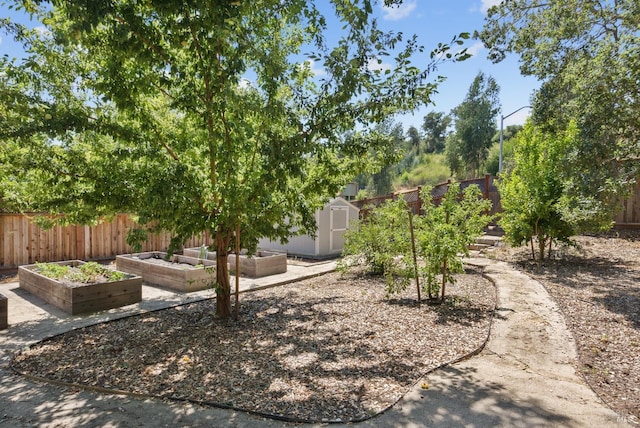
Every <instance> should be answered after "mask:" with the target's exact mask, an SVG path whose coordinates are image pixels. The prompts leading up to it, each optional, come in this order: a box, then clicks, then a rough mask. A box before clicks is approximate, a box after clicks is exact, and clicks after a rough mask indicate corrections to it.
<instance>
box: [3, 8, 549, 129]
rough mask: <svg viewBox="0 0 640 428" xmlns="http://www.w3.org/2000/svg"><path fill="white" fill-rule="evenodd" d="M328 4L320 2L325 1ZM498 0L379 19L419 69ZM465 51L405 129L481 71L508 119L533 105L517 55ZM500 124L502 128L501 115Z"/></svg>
mask: <svg viewBox="0 0 640 428" xmlns="http://www.w3.org/2000/svg"><path fill="white" fill-rule="evenodd" d="M323 1H325V2H326V0H320V1H319V2H318V3H319V4H320V3H322V2H323ZM497 2H499V0H404V2H403V4H402V5H401V6H400V7H397V6H396V7H390V8H385V7H383V6H382V4H381V3H382V1H380V2H379V4H377V5H376V9H375V12H374V13H375V15H376V16H377V18H378V24H379V26H380V27H381V28H382V29H383V30H392V31H394V32H400V31H401V32H403V33H404V34H405V35H406V36H407V38H408V37H409V36H411V35H413V34H415V35H417V36H418V41H419V43H420V44H422V45H424V46H425V53H424V58H415V61H416V63H415V65H416V66H418V67H420V66H421V64H424V65H426V64H427V63H428V62H429V52H430V51H431V50H432V49H433V48H435V47H436V46H437V45H438V43H440V42H442V43H448V42H450V41H451V39H452V38H453V37H454V36H455V35H457V34H459V33H462V32H469V33H471V34H473V32H474V30H480V29H482V25H483V23H484V18H485V16H486V11H487V9H488V8H489V7H490V6H491V5H492V4H495V3H497ZM0 17H2V18H5V17H10V18H11V19H12V21H16V22H22V23H26V24H28V25H30V26H36V27H37V26H38V25H39V23H37V22H30V21H29V18H28V17H26V16H24V15H23V14H21V13H19V12H16V11H15V10H9V8H8V7H7V5H6V4H4V3H2V4H0ZM463 47H466V48H467V49H468V52H469V53H472V54H473V56H472V57H471V58H470V59H468V60H466V61H464V62H460V63H446V64H442V65H441V66H440V67H439V68H438V70H437V71H436V73H435V75H442V76H445V77H446V81H445V82H443V83H442V84H440V86H439V87H438V93H437V94H435V95H434V96H433V99H432V101H433V103H434V105H429V106H427V107H423V108H421V109H419V110H418V111H416V112H415V113H413V114H408V115H403V116H399V117H397V118H396V121H397V122H401V123H402V124H403V128H404V130H405V131H406V130H407V129H408V128H409V126H415V127H416V128H418V129H420V127H421V125H422V122H423V118H424V116H425V115H426V114H427V113H428V112H429V111H438V112H444V113H450V112H451V110H452V109H453V108H455V107H456V106H457V105H459V104H460V103H461V102H462V101H463V100H464V97H465V95H466V93H467V91H468V90H469V86H470V85H471V83H472V81H473V79H474V78H475V77H476V75H477V74H478V73H479V72H483V73H484V74H485V75H488V76H492V77H493V78H494V79H495V80H496V81H497V83H498V85H499V86H500V102H501V109H502V110H501V114H502V115H504V116H507V115H509V114H511V113H512V112H514V111H516V110H518V109H520V108H521V107H524V106H527V105H529V103H530V100H531V95H532V93H533V91H534V90H536V89H538V88H539V87H540V82H539V81H537V80H536V79H535V78H534V77H525V76H522V75H521V74H520V70H519V64H518V57H517V55H513V54H511V55H508V56H507V58H506V59H505V60H504V61H502V62H500V63H499V64H493V63H491V61H489V60H488V59H487V58H486V57H487V49H485V48H484V46H483V45H482V43H481V42H480V41H478V40H473V39H469V40H467V41H466V42H465V44H464V45H463ZM5 54H8V55H9V56H10V57H13V56H20V54H21V49H20V46H19V45H17V44H15V43H14V42H13V40H12V39H11V37H10V36H7V35H6V34H3V33H0V55H5ZM529 113H530V109H529V108H523V109H522V110H520V111H518V112H517V113H515V114H513V115H511V116H510V117H508V118H506V119H504V127H505V128H506V127H507V126H509V125H514V124H523V123H524V121H525V120H526V118H527V116H528V115H529ZM496 122H497V123H496V125H497V126H500V118H499V117H498V119H497V121H496Z"/></svg>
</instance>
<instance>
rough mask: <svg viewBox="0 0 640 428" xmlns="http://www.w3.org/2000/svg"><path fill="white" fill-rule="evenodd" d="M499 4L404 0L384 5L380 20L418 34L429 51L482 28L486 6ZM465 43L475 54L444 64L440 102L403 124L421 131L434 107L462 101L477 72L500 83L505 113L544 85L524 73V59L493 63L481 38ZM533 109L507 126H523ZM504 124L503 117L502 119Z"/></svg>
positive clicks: (489, 1)
mask: <svg viewBox="0 0 640 428" xmlns="http://www.w3.org/2000/svg"><path fill="white" fill-rule="evenodd" d="M497 3H499V0H447V1H445V0H441V1H440V0H405V1H404V2H403V4H402V6H401V7H394V8H383V7H382V6H379V10H378V11H377V13H379V14H380V18H379V19H380V21H379V24H380V26H381V27H383V28H384V29H391V30H394V31H403V32H404V33H405V34H416V35H417V36H418V38H419V40H420V43H421V44H423V45H424V46H425V48H426V52H427V54H426V57H425V61H426V60H427V59H428V52H429V51H430V50H431V49H432V48H434V47H435V46H436V45H437V44H438V43H439V42H443V43H448V42H449V41H451V39H452V38H453V36H455V35H457V34H459V33H461V32H469V33H471V34H473V32H474V30H481V29H482V26H483V24H484V19H485V17H486V11H487V9H488V8H489V7H490V6H491V5H493V4H497ZM463 47H466V48H467V51H468V52H469V53H471V54H472V55H473V56H472V57H471V58H470V59H468V60H466V61H463V62H459V63H448V64H443V65H442V66H441V67H440V68H439V69H438V70H437V74H439V75H443V76H445V77H446V81H445V82H444V83H442V84H440V86H439V88H438V93H437V94H435V95H434V97H433V102H434V104H435V105H429V106H427V107H425V108H421V109H420V110H419V111H417V112H416V113H414V114H413V115H406V116H403V117H400V118H398V121H400V122H402V123H403V124H404V128H405V130H406V129H407V128H408V127H409V126H415V127H416V128H418V129H420V126H421V125H422V120H423V118H424V116H425V114H426V113H428V112H429V111H432V110H433V111H439V112H444V113H450V111H451V110H452V109H453V108H455V107H456V106H457V105H459V104H460V103H461V102H462V101H463V100H464V97H465V95H466V94H467V92H468V90H469V86H471V83H472V82H473V79H474V78H475V77H476V75H477V74H478V72H480V71H482V72H483V73H484V74H485V75H488V76H492V77H493V78H494V79H495V80H496V82H497V83H498V85H499V86H500V102H501V114H502V115H504V116H507V115H510V114H511V113H512V112H514V111H516V110H518V109H520V108H521V107H524V106H528V105H529V104H530V101H531V95H532V93H533V92H534V91H535V90H536V89H538V88H539V87H540V82H539V81H538V80H537V79H536V78H535V77H530V76H522V75H521V74H520V68H519V57H518V56H517V55H514V54H510V55H508V56H507V58H506V59H505V60H504V61H502V62H500V63H498V64H493V63H492V62H491V61H489V60H488V59H487V54H488V51H487V49H486V48H484V46H483V44H482V43H481V42H480V41H479V40H474V39H469V40H467V41H466V42H465V44H464V45H463ZM529 113H530V109H529V108H524V109H522V110H520V111H518V112H517V113H515V114H513V115H511V116H510V117H508V118H506V119H504V127H507V126H509V125H515V124H519V125H521V124H523V123H524V122H525V120H526V118H527V116H528V115H529ZM497 125H498V126H500V118H498V119H497Z"/></svg>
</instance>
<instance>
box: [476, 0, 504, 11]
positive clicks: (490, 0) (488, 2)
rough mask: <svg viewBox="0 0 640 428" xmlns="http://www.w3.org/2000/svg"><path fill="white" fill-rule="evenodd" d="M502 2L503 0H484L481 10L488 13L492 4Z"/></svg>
mask: <svg viewBox="0 0 640 428" xmlns="http://www.w3.org/2000/svg"><path fill="white" fill-rule="evenodd" d="M500 3H502V0H482V6H480V10H481V11H482V13H487V11H488V10H489V8H490V7H491V6H497V5H499V4H500Z"/></svg>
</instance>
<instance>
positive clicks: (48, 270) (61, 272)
mask: <svg viewBox="0 0 640 428" xmlns="http://www.w3.org/2000/svg"><path fill="white" fill-rule="evenodd" d="M70 269H71V266H68V265H59V264H57V263H36V269H35V270H36V272H38V273H39V274H41V275H44V276H46V277H47V278H51V279H60V278H62V277H64V276H65V275H67V274H68V273H69V270H70Z"/></svg>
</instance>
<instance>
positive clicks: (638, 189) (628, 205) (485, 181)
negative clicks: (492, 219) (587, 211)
mask: <svg viewBox="0 0 640 428" xmlns="http://www.w3.org/2000/svg"><path fill="white" fill-rule="evenodd" d="M496 179H497V178H496V177H493V176H490V175H486V176H485V177H484V178H475V179H471V180H464V181H461V182H460V189H464V188H465V187H467V186H470V185H472V184H476V185H478V186H479V187H480V190H481V191H482V194H483V196H484V198H485V199H490V200H491V202H492V209H491V214H492V215H493V214H497V213H499V212H501V211H502V205H501V204H500V193H499V192H498V188H497V187H496V185H495V180H496ZM637 181H638V182H637V183H636V184H635V185H634V187H633V189H632V192H631V193H630V195H629V197H628V198H627V199H623V200H621V201H620V202H619V203H620V211H618V213H617V214H616V215H615V217H614V219H613V221H614V227H615V228H616V229H629V228H640V178H639V179H638V180H637ZM448 187H449V182H447V183H441V184H438V185H436V186H434V188H433V190H432V191H431V197H432V201H433V202H434V203H435V204H436V205H437V204H438V203H439V202H440V200H442V197H443V196H444V194H445V193H446V192H447V189H448ZM421 191H422V189H421V188H420V187H418V188H417V189H412V190H408V191H403V192H398V193H393V194H391V195H386V196H380V197H376V198H370V199H363V200H360V201H352V203H353V204H354V205H356V206H357V207H358V208H360V210H361V211H360V216H361V217H365V216H366V215H367V213H368V211H369V209H370V208H372V207H377V206H379V205H382V204H383V203H384V202H385V201H387V200H392V199H397V198H400V197H402V198H404V199H405V201H407V203H408V204H409V207H410V208H411V210H412V212H413V213H414V214H419V213H420V212H421V210H422V200H421V198H420V193H421Z"/></svg>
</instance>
